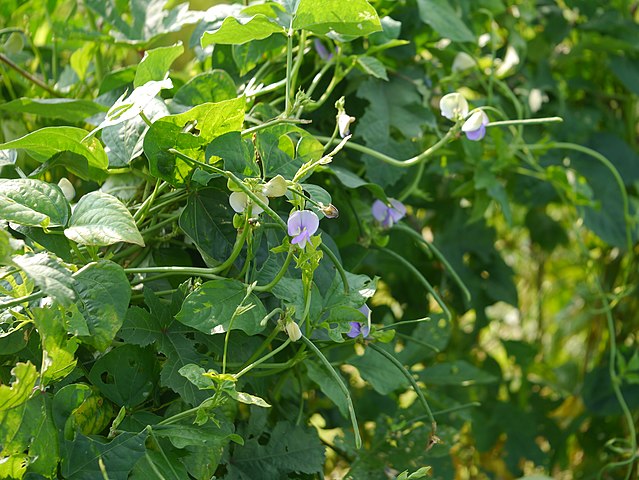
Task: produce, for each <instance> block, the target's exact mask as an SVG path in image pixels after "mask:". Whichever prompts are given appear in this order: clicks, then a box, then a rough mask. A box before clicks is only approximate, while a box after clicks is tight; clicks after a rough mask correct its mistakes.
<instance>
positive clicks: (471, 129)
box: [439, 92, 489, 141]
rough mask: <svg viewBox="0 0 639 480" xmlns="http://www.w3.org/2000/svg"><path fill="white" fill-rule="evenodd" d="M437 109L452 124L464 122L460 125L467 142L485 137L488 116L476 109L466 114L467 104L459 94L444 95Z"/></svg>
mask: <svg viewBox="0 0 639 480" xmlns="http://www.w3.org/2000/svg"><path fill="white" fill-rule="evenodd" d="M439 109H440V110H441V113H442V115H443V116H444V117H446V118H447V119H449V120H452V121H453V122H457V121H459V120H465V122H464V124H463V125H462V132H464V133H465V134H466V137H467V138H468V139H469V140H474V141H477V140H481V139H482V138H484V136H485V135H486V125H488V122H489V120H488V116H487V115H486V113H485V112H484V111H483V110H481V109H477V110H474V111H473V112H471V113H470V114H469V113H468V102H467V101H466V99H465V98H464V97H463V95H462V94H461V93H457V92H455V93H449V94H447V95H444V96H443V97H442V99H441V100H440V101H439Z"/></svg>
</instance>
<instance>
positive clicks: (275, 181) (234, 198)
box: [229, 175, 288, 215]
mask: <svg viewBox="0 0 639 480" xmlns="http://www.w3.org/2000/svg"><path fill="white" fill-rule="evenodd" d="M287 188H288V184H287V183H286V179H285V178H284V177H282V176H281V175H277V176H275V177H273V178H271V179H270V180H269V181H268V182H266V183H265V184H264V185H262V187H261V191H259V192H255V196H256V197H257V198H259V199H260V200H261V201H262V203H264V204H265V205H268V197H281V196H282V195H284V194H285V193H286V189H287ZM229 204H230V205H231V208H232V209H233V210H235V211H236V212H237V213H242V212H244V211H245V210H246V208H247V207H248V206H249V204H250V205H252V208H251V214H252V215H259V214H260V213H262V212H263V211H264V209H263V208H262V207H260V206H259V205H256V204H255V203H254V202H253V201H252V200H251V199H250V198H249V196H248V195H247V194H246V193H244V192H233V193H231V195H230V196H229Z"/></svg>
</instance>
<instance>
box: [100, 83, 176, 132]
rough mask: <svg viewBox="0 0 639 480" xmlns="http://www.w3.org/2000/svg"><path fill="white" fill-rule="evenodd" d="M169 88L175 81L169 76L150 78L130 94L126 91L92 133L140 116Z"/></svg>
mask: <svg viewBox="0 0 639 480" xmlns="http://www.w3.org/2000/svg"><path fill="white" fill-rule="evenodd" d="M168 88H173V82H171V80H170V79H168V78H167V79H164V80H150V81H148V82H146V83H145V84H144V85H140V86H139V87H137V88H135V89H134V90H133V91H132V92H131V94H130V95H128V96H127V94H126V92H125V93H124V94H123V95H122V96H121V97H120V98H118V100H117V101H116V102H115V103H114V104H113V106H112V107H111V108H109V111H108V112H107V113H106V117H105V118H104V120H103V121H102V123H100V125H98V126H97V127H95V128H94V129H93V130H92V131H91V135H93V134H95V133H96V132H98V131H99V130H101V129H103V128H106V127H110V126H113V125H117V124H119V123H122V122H126V121H127V120H131V119H133V118H136V117H138V116H139V115H140V113H142V112H143V111H144V109H145V108H146V107H147V106H148V105H149V104H150V103H151V102H152V101H153V99H154V98H155V97H157V95H158V94H159V93H160V92H161V91H162V90H165V89H168Z"/></svg>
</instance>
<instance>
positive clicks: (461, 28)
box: [417, 0, 475, 42]
mask: <svg viewBox="0 0 639 480" xmlns="http://www.w3.org/2000/svg"><path fill="white" fill-rule="evenodd" d="M417 8H418V9H419V18H420V19H421V20H422V22H424V23H426V24H428V25H430V26H431V27H432V29H433V30H435V31H436V32H437V33H439V34H440V35H441V36H442V37H444V38H449V39H451V40H452V41H454V42H474V41H475V35H474V34H473V32H471V31H470V30H469V29H468V27H467V26H466V24H465V23H464V22H463V21H462V20H461V19H460V18H459V15H457V12H455V10H454V9H453V7H452V6H451V5H450V2H448V1H447V0H417Z"/></svg>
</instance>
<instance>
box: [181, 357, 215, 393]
mask: <svg viewBox="0 0 639 480" xmlns="http://www.w3.org/2000/svg"><path fill="white" fill-rule="evenodd" d="M205 373H206V370H204V369H203V368H202V367H200V366H199V365H195V364H193V363H189V364H188V365H184V366H183V367H182V368H180V375H182V376H183V377H184V378H186V379H187V380H188V381H189V382H191V383H192V384H193V385H195V386H196V387H197V388H199V389H200V390H209V389H212V388H214V387H215V383H214V382H213V380H212V379H211V378H210V377H208V376H205V375H204V374H205Z"/></svg>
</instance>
